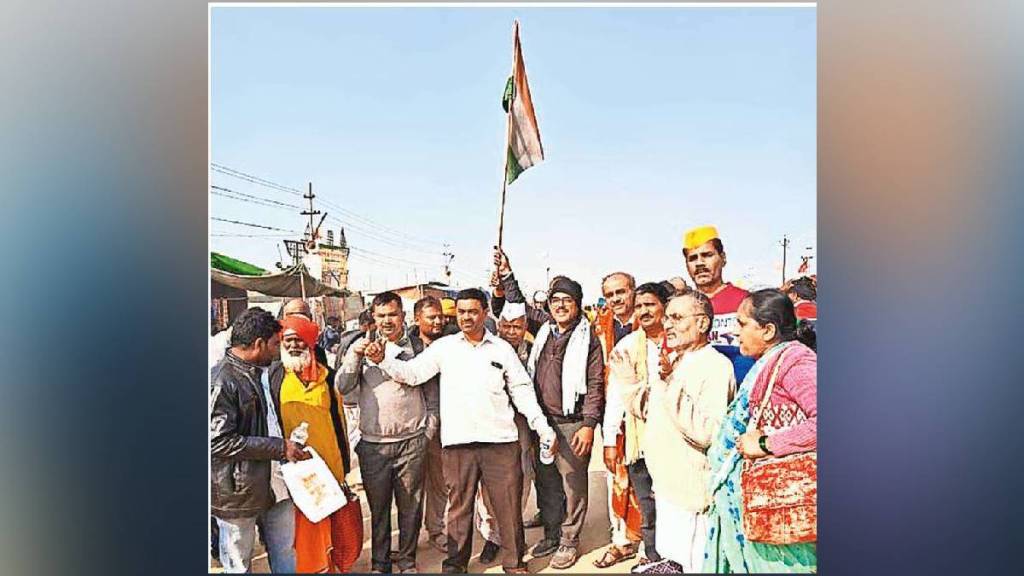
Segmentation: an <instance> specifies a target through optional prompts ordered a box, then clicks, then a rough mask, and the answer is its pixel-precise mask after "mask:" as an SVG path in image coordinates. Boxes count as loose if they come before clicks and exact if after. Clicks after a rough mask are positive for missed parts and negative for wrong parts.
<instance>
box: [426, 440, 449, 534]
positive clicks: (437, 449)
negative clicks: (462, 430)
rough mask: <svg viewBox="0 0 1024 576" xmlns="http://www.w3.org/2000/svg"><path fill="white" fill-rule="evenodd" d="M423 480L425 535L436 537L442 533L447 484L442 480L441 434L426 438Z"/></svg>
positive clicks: (446, 500)
mask: <svg viewBox="0 0 1024 576" xmlns="http://www.w3.org/2000/svg"><path fill="white" fill-rule="evenodd" d="M424 464H425V466H426V470H425V471H424V474H425V481H424V485H423V503H424V506H423V527H424V528H426V529H427V535H428V536H430V537H431V538H437V537H439V536H443V535H444V533H445V532H444V510H445V507H446V506H447V505H448V485H447V484H445V481H444V464H443V462H442V461H441V435H440V434H438V435H436V436H434V438H433V439H431V440H427V457H426V459H425V462H424Z"/></svg>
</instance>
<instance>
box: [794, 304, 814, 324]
mask: <svg viewBox="0 0 1024 576" xmlns="http://www.w3.org/2000/svg"><path fill="white" fill-rule="evenodd" d="M793 311H794V312H796V317H797V320H817V319H818V304H817V303H815V302H811V301H810V300H804V301H803V302H800V303H799V304H797V305H796V306H793Z"/></svg>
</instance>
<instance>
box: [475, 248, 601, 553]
mask: <svg viewBox="0 0 1024 576" xmlns="http://www.w3.org/2000/svg"><path fill="white" fill-rule="evenodd" d="M494 263H495V268H497V270H498V276H499V279H500V282H501V288H502V292H503V293H504V295H505V299H506V302H507V303H506V306H507V305H509V304H512V303H525V302H526V298H525V297H524V296H523V293H522V291H521V290H520V288H519V283H518V282H517V281H516V279H515V276H514V275H513V274H512V267H511V265H510V264H509V262H508V257H507V256H506V255H505V253H504V252H502V251H501V249H500V248H498V247H495V251H494ZM547 302H548V310H549V312H544V311H543V310H540V309H538V308H535V307H532V306H527V307H526V318H527V326H530V325H531V324H533V325H538V324H539V326H538V328H537V332H536V333H535V339H534V343H533V348H532V349H531V351H530V356H529V358H528V359H527V362H526V363H527V370H528V371H529V373H530V375H531V376H532V377H533V382H534V387H535V389H536V392H537V399H538V401H539V403H540V406H541V409H542V411H543V412H544V415H545V416H546V417H547V419H548V421H549V422H550V423H551V424H552V425H553V426H554V428H555V432H556V434H557V436H558V440H559V445H560V449H559V450H556V451H555V453H554V462H553V463H550V464H544V463H543V462H541V461H538V462H537V467H536V486H537V505H538V507H539V508H540V515H541V521H542V523H543V524H544V538H543V539H542V540H541V541H540V542H539V543H538V544H537V545H536V546H534V548H533V550H532V554H533V556H534V557H535V558H537V557H541V556H547V555H549V554H552V553H553V554H554V557H553V558H552V559H551V564H550V565H549V566H550V567H551V568H555V569H557V570H565V569H568V568H569V567H571V566H572V565H573V564H575V563H576V561H577V560H578V559H579V555H580V554H579V543H580V532H581V531H582V529H583V521H584V519H585V518H586V516H587V506H588V499H589V496H588V492H589V486H588V473H587V466H588V464H589V462H590V451H591V449H592V447H593V444H594V428H595V427H596V426H597V424H598V423H600V422H601V420H602V419H603V417H604V404H605V395H604V355H603V353H602V351H601V343H600V341H598V339H597V336H596V335H595V334H594V333H593V332H592V331H591V329H590V322H589V321H588V320H587V319H586V318H585V317H584V316H583V313H582V310H583V288H582V287H581V286H580V285H579V283H577V282H576V281H574V280H572V279H570V278H568V277H566V276H555V277H554V278H553V279H552V280H551V284H550V286H549V287H548V298H547ZM535 447H536V446H535ZM536 448H538V450H537V453H538V454H539V453H540V450H539V447H536Z"/></svg>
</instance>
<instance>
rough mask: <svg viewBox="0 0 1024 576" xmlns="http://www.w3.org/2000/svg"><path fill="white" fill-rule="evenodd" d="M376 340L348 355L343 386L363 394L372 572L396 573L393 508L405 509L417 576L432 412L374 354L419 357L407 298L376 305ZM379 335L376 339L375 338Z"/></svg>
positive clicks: (403, 532)
mask: <svg viewBox="0 0 1024 576" xmlns="http://www.w3.org/2000/svg"><path fill="white" fill-rule="evenodd" d="M370 308H371V310H373V318H374V321H375V323H376V325H377V334H376V337H367V338H363V339H361V340H358V341H356V342H355V343H354V344H353V345H352V346H351V347H350V348H349V350H348V352H346V353H345V358H344V360H343V361H342V364H341V368H340V369H339V370H338V376H337V380H336V386H337V388H338V391H339V392H340V393H341V394H352V393H354V394H357V395H358V402H359V429H360V432H361V435H362V439H361V440H360V441H359V445H358V446H357V447H356V454H358V456H359V466H360V470H361V473H362V478H363V489H364V490H366V499H367V501H368V502H369V505H370V526H371V541H372V547H371V550H372V552H371V569H372V570H373V571H374V572H383V573H390V572H391V568H392V559H391V503H392V502H394V503H395V506H396V507H397V508H398V555H397V557H396V558H395V563H396V564H397V568H398V571H399V572H415V571H416V541H417V539H418V536H419V532H420V526H421V525H422V523H423V473H424V462H425V458H426V452H427V437H426V434H427V423H428V410H427V400H426V397H425V394H424V390H423V388H421V387H411V386H406V385H404V384H402V383H400V382H399V381H397V380H395V379H393V378H391V377H389V376H388V374H387V373H385V372H384V371H383V370H382V369H381V367H380V366H379V365H378V362H377V361H373V360H371V359H370V358H369V357H367V355H366V350H367V348H368V346H370V345H371V344H377V345H378V346H380V345H381V344H380V341H381V340H384V341H387V342H390V343H391V345H392V346H394V347H395V349H396V350H397V351H398V355H399V357H400V358H401V359H403V360H409V359H412V358H413V357H414V356H415V351H414V350H413V346H412V343H411V342H410V340H409V337H408V336H407V335H406V333H405V312H403V310H402V299H401V297H399V296H398V294H395V293H394V292H381V293H380V294H378V295H377V296H375V297H374V299H373V302H372V303H371V305H370ZM371 336H373V335H371Z"/></svg>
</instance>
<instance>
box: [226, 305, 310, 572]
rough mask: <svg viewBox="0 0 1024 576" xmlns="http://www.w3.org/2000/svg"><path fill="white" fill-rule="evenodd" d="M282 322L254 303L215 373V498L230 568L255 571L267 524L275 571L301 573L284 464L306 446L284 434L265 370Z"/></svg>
mask: <svg viewBox="0 0 1024 576" xmlns="http://www.w3.org/2000/svg"><path fill="white" fill-rule="evenodd" d="M280 330H281V325H280V324H279V323H278V322H277V321H276V320H274V317H273V315H272V314H270V313H269V312H267V311H266V310H261V309H259V308H250V309H249V310H246V311H245V312H243V313H242V314H241V315H240V316H239V317H238V318H236V319H235V322H234V324H233V325H232V330H231V340H230V344H231V347H230V348H228V349H227V351H226V353H225V354H224V357H223V358H221V360H220V361H219V362H218V363H217V364H216V366H214V368H213V370H211V372H210V481H211V494H210V503H211V508H212V512H213V516H214V518H215V519H216V522H217V526H218V529H219V532H220V538H219V547H220V562H221V565H222V566H223V567H224V571H225V572H229V573H235V572H237V573H241V572H248V571H249V569H250V568H251V565H252V551H253V547H254V545H255V542H256V523H257V521H258V520H259V521H262V529H261V532H262V533H263V537H264V539H265V540H266V543H267V554H268V556H269V559H270V568H271V570H272V571H274V572H285V573H290V572H294V571H295V568H296V566H295V552H294V550H293V548H292V542H293V539H294V535H295V508H294V507H293V505H292V501H291V498H290V497H289V495H288V490H287V488H286V487H285V485H284V479H283V478H282V477H281V475H280V471H279V469H278V464H279V461H280V460H282V459H286V458H287V459H288V460H289V461H291V462H295V461H298V460H305V459H307V458H309V454H308V453H306V452H303V450H302V446H301V445H299V444H296V443H294V442H291V441H290V440H286V439H285V438H283V437H282V436H283V434H282V430H281V426H280V424H279V422H280V420H279V419H278V414H279V413H280V412H279V410H278V407H277V406H276V405H275V403H274V402H271V401H270V400H269V398H270V397H271V396H272V394H271V393H270V391H269V390H265V389H264V387H263V386H262V385H261V383H260V381H261V375H262V373H263V372H264V368H266V367H267V366H269V365H270V364H271V363H272V362H273V361H274V360H275V359H276V358H277V357H278V355H279V348H278V343H279V338H280V336H279V334H278V333H279V331H280Z"/></svg>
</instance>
